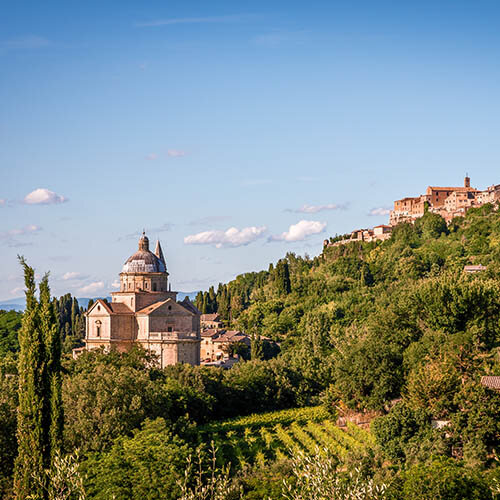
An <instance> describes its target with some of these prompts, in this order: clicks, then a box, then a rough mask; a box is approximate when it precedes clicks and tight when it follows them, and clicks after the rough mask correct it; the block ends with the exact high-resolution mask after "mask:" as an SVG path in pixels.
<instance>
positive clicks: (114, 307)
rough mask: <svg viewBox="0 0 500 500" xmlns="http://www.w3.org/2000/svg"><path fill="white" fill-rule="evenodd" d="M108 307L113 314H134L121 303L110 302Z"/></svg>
mask: <svg viewBox="0 0 500 500" xmlns="http://www.w3.org/2000/svg"><path fill="white" fill-rule="evenodd" d="M108 306H109V308H110V309H111V312H112V313H113V314H134V311H132V309H130V308H129V307H128V306H127V304H122V303H121V302H111V303H109V304H108Z"/></svg>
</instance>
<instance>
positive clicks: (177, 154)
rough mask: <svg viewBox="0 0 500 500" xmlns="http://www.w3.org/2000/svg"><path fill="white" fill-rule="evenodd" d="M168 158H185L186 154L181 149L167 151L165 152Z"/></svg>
mask: <svg viewBox="0 0 500 500" xmlns="http://www.w3.org/2000/svg"><path fill="white" fill-rule="evenodd" d="M167 154H168V156H170V157H172V158H179V157H181V156H186V152H185V151H182V150H181V149H169V150H168V151H167Z"/></svg>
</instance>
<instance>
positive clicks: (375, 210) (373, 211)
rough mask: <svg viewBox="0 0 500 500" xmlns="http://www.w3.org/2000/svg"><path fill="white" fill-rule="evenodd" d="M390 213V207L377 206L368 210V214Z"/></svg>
mask: <svg viewBox="0 0 500 500" xmlns="http://www.w3.org/2000/svg"><path fill="white" fill-rule="evenodd" d="M390 213H391V209H390V208H387V207H378V208H372V209H371V210H370V211H369V212H368V215H374V216H377V215H389V214H390Z"/></svg>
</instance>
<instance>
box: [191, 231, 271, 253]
mask: <svg viewBox="0 0 500 500" xmlns="http://www.w3.org/2000/svg"><path fill="white" fill-rule="evenodd" d="M266 230H267V228H266V227H265V226H261V227H256V226H252V227H244V228H243V229H241V230H240V229H237V228H235V227H230V228H229V229H228V230H227V231H220V230H219V231H217V230H212V231H203V232H201V233H197V234H191V235H189V236H186V237H185V238H184V243H185V244H186V245H215V248H222V247H240V246H244V245H248V244H249V243H252V242H253V241H255V240H257V239H259V238H261V237H262V236H263V235H264V233H265V232H266Z"/></svg>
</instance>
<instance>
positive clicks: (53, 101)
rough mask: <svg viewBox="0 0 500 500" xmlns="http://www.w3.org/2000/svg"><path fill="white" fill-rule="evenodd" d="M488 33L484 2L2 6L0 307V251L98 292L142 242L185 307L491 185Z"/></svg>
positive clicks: (15, 270)
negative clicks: (431, 202)
mask: <svg viewBox="0 0 500 500" xmlns="http://www.w3.org/2000/svg"><path fill="white" fill-rule="evenodd" d="M499 21H500V4H499V3H498V2H497V1H482V0H477V1H475V2H470V1H468V2H461V1H429V2H427V1H421V2H396V1H391V2H385V1H377V2H373V1H359V2H348V1H342V2H340V1H317V2H315V1H313V2H280V1H274V2H273V1H267V2H261V1H254V2H222V1H221V2H206V1H205V2H190V1H183V2H174V1H169V2H155V1H149V2H139V1H135V2H132V1H120V2H117V1H116V2H115V1H108V2H92V1H88V2H62V1H59V2H55V1H52V2H51V1H48V2H43V3H41V2H23V1H22V0H16V1H15V2H14V1H12V2H9V1H4V2H2V20H1V24H0V67H1V70H0V103H1V105H0V169H1V170H0V260H1V262H2V266H1V267H0V300H6V299H10V298H14V297H19V296H20V295H22V280H21V275H20V268H19V266H18V264H17V262H16V255H17V254H23V255H25V256H26V258H27V259H28V261H29V262H30V263H31V264H32V265H33V266H35V267H36V269H37V271H38V272H40V273H42V272H44V271H47V270H50V271H51V283H52V290H53V293H55V294H57V295H59V294H63V293H66V292H71V293H74V294H76V295H77V296H95V295H102V294H106V293H108V292H110V291H112V290H113V284H114V283H115V282H116V279H117V277H118V273H119V272H120V269H121V265H122V264H123V262H124V261H125V259H126V258H127V257H128V256H129V255H130V254H131V253H133V252H134V251H135V249H136V245H137V238H138V235H139V233H140V231H142V228H145V229H146V231H147V234H148V235H149V236H150V239H151V240H153V241H154V240H155V239H156V238H157V237H159V238H160V240H161V242H162V244H163V246H164V251H165V255H166V258H167V266H168V269H169V272H170V277H171V281H172V285H173V287H174V289H178V290H183V291H191V290H197V289H202V288H206V287H208V286H209V285H210V284H215V285H216V284H217V283H218V282H219V281H223V282H225V281H228V280H230V279H232V278H233V277H234V276H235V275H237V274H239V273H242V272H246V271H251V270H260V269H263V268H267V266H268V264H269V262H272V261H276V260H277V259H278V258H280V257H281V256H283V255H284V254H285V253H286V252H287V251H293V252H296V253H299V254H304V253H306V252H307V253H309V254H310V255H316V254H318V253H319V252H320V251H321V246H322V241H323V239H324V238H325V237H328V236H331V235H335V234H336V233H344V232H348V231H350V230H353V229H356V228H359V227H371V226H374V225H376V224H380V223H383V222H385V221H386V220H387V216H386V215H377V216H373V215H370V212H371V211H372V210H374V209H386V208H388V207H390V206H391V204H392V201H393V200H394V199H396V198H400V197H403V196H406V195H416V194H420V193H421V192H423V191H424V190H425V188H426V186H427V185H429V184H432V185H450V184H451V185H460V184H461V183H462V181H463V177H464V174H465V172H468V173H469V174H470V176H471V178H472V184H473V185H474V186H476V187H479V188H484V187H486V186H488V185H491V184H493V183H500V173H499V168H498V164H499V142H498V137H499V132H500V99H499V90H500V65H499V64H498V61H499V56H500V53H499V49H500V33H499V30H498V23H499ZM28 195H29V196H28ZM377 213H383V210H379V211H378V212H377ZM233 228H234V229H233Z"/></svg>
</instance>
